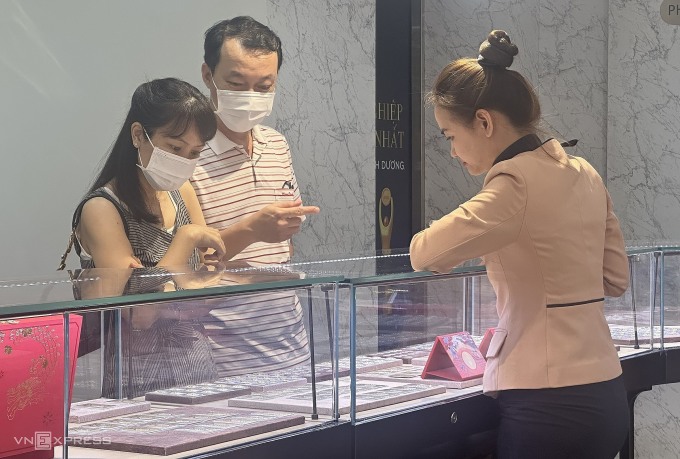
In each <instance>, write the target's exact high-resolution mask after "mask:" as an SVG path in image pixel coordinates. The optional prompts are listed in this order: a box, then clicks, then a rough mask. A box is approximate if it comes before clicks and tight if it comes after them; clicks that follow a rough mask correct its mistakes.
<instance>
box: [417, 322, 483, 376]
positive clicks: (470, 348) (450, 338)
mask: <svg viewBox="0 0 680 459" xmlns="http://www.w3.org/2000/svg"><path fill="white" fill-rule="evenodd" d="M485 367H486V360H485V359H484V356H483V355H482V353H481V352H479V349H477V345H476V344H475V342H474V341H473V340H472V336H470V333H468V332H460V333H452V334H450V335H441V336H437V338H435V341H434V346H432V350H431V351H430V355H429V357H428V358H427V363H426V364H425V367H424V368H423V373H422V374H421V378H423V379H425V378H427V377H428V376H429V377H433V376H434V377H437V378H444V379H450V380H452V381H466V380H468V379H473V378H479V377H481V376H482V375H483V374H484V368H485Z"/></svg>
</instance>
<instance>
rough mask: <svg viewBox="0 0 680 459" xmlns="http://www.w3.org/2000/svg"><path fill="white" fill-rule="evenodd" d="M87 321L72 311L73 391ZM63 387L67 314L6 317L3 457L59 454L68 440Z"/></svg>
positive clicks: (0, 351)
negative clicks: (65, 437)
mask: <svg viewBox="0 0 680 459" xmlns="http://www.w3.org/2000/svg"><path fill="white" fill-rule="evenodd" d="M81 323H82V317H80V316H78V315H70V317H69V374H70V378H69V382H70V387H69V394H71V392H72V389H73V379H74V376H75V370H76V358H77V355H78V343H79V341H80V327H81ZM63 387H64V317H63V316H61V315H57V316H47V317H33V318H29V319H9V320H0V432H1V434H0V458H8V457H11V458H12V459H45V458H52V457H54V446H55V445H61V444H62V443H63V441H62V440H63V439H62V437H63V435H64V433H63V431H64V390H63ZM69 403H70V395H69Z"/></svg>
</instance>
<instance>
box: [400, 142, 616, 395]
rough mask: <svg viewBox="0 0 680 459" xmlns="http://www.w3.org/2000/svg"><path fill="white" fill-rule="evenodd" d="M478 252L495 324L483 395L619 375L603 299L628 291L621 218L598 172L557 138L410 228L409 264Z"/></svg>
mask: <svg viewBox="0 0 680 459" xmlns="http://www.w3.org/2000/svg"><path fill="white" fill-rule="evenodd" d="M480 256H481V257H483V260H484V262H485V265H486V269H487V273H488V277H489V280H490V281H491V284H492V285H493V288H494V290H495V292H496V296H497V304H496V308H497V311H498V316H499V323H498V329H497V331H496V334H495V335H494V337H493V339H492V341H491V344H490V346H489V350H488V354H487V357H488V360H487V365H486V371H485V373H484V392H494V391H498V390H505V389H520V388H521V389H534V388H548V387H563V386H571V385H578V384H588V383H594V382H600V381H607V380H610V379H613V378H615V377H617V376H618V375H620V374H621V365H620V363H619V358H618V355H617V353H616V350H615V348H614V345H613V343H612V340H611V335H610V332H609V327H608V325H607V322H606V321H605V317H604V314H603V297H604V296H605V295H607V296H620V295H622V294H623V293H624V291H625V290H626V289H627V288H628V275H629V272H628V260H627V257H626V252H625V247H624V242H623V236H622V234H621V228H620V226H619V221H618V219H617V218H616V216H615V215H614V212H613V210H612V203H611V198H610V197H609V193H608V192H607V190H606V188H605V186H604V184H603V183H602V179H601V177H600V176H599V174H598V173H597V171H595V169H593V167H592V166H591V165H590V164H589V163H588V162H587V161H586V160H584V159H582V158H577V157H573V156H568V155H567V154H566V153H565V151H564V149H563V148H562V147H561V146H560V144H559V142H557V141H556V140H550V141H548V142H546V143H544V144H543V145H542V146H540V147H539V148H538V149H536V150H534V151H529V152H525V153H520V154H518V155H517V156H515V157H513V158H511V159H508V160H505V161H501V162H499V163H497V164H495V165H494V166H493V167H492V168H491V169H490V170H489V172H488V173H487V175H486V178H485V180H484V186H483V188H482V190H481V191H480V192H479V193H478V194H477V195H476V196H475V197H473V198H472V199H470V200H469V201H467V202H465V203H464V204H462V205H461V206H460V207H458V208H457V209H456V210H454V211H453V212H451V213H450V214H448V215H446V216H445V217H443V218H441V219H440V220H437V221H435V222H434V223H433V224H432V225H431V226H430V227H429V228H427V229H425V230H423V231H421V232H420V233H418V234H416V235H415V236H414V237H413V240H412V241H411V263H412V265H413V268H414V269H416V270H430V271H435V272H448V271H450V270H451V269H452V268H453V267H455V266H456V265H458V264H460V263H461V262H463V261H465V260H468V259H471V258H476V257H480Z"/></svg>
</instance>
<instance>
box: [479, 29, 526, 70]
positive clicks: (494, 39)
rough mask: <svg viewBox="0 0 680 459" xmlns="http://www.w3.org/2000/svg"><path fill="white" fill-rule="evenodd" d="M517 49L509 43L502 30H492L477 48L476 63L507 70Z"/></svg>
mask: <svg viewBox="0 0 680 459" xmlns="http://www.w3.org/2000/svg"><path fill="white" fill-rule="evenodd" d="M517 53H519V49H518V48H517V45H514V44H513V43H512V42H511V41H510V37H509V36H508V34H507V33H505V31H504V30H492V31H491V33H490V34H489V36H488V38H487V39H486V41H484V43H482V44H481V45H480V47H479V57H478V58H477V61H478V62H479V63H480V64H481V65H488V66H497V67H503V68H508V67H510V66H511V65H512V61H513V58H514V57H515V56H517Z"/></svg>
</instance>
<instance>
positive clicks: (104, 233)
mask: <svg viewBox="0 0 680 459" xmlns="http://www.w3.org/2000/svg"><path fill="white" fill-rule="evenodd" d="M216 129H217V126H216V121H215V115H214V112H213V109H212V106H211V104H210V102H209V100H208V99H207V98H206V97H205V96H203V95H202V94H201V93H200V92H199V91H198V90H197V89H196V88H194V87H193V86H191V85H190V84H188V83H185V82H184V81H180V80H177V79H174V78H165V79H160V80H153V81H150V82H148V83H144V84H142V85H140V86H139V87H138V88H137V90H136V91H135V93H134V95H133V96H132V103H131V107H130V111H129V112H128V114H127V117H126V119H125V122H124V124H123V127H122V129H121V131H120V133H119V134H118V138H117V139H116V141H115V143H114V145H113V147H112V148H111V151H110V153H109V156H108V158H107V160H106V163H105V164H104V167H103V168H102V170H101V172H100V173H99V175H98V177H97V179H96V180H95V182H94V184H93V185H92V187H91V188H90V191H89V193H88V194H87V195H86V196H85V197H84V198H83V200H82V201H81V202H80V204H79V205H78V207H77V209H76V211H75V213H74V216H73V234H72V241H73V244H74V245H75V248H76V252H77V253H78V255H79V256H80V264H81V266H82V267H83V268H130V267H132V268H156V267H161V268H167V269H157V270H155V271H156V272H155V274H157V275H156V276H147V277H148V279H147V280H145V279H146V277H145V276H135V277H132V278H131V279H130V280H129V281H128V285H127V286H126V287H125V291H126V292H131V293H139V292H142V293H143V292H147V291H150V290H162V289H165V288H166V287H172V283H170V282H169V281H170V280H171V277H170V276H169V275H168V273H167V271H172V270H173V267H178V268H182V269H183V270H184V268H185V267H186V266H187V265H189V266H190V267H193V268H195V267H197V266H198V264H199V263H200V261H201V260H200V259H201V256H202V252H203V250H208V249H212V250H214V253H212V254H211V255H210V256H211V257H212V258H215V259H220V258H221V257H222V256H223V255H224V252H225V249H224V243H223V242H222V238H221V237H220V234H219V233H218V232H217V230H214V229H211V228H208V227H207V226H206V225H205V221H204V219H203V214H202V213H201V209H200V207H199V204H198V200H197V198H196V194H195V193H194V190H193V187H192V186H191V185H190V184H189V182H188V181H187V180H188V179H189V177H191V174H192V173H193V172H194V168H195V166H196V162H197V161H198V157H199V155H200V153H201V150H202V149H203V148H204V146H205V142H206V141H207V140H208V139H210V138H212V137H213V136H214V135H215V131H216ZM67 253H68V251H67ZM64 259H65V257H64V258H63V259H62V265H63V261H64ZM122 274H123V273H122V272H121V276H122ZM179 281H180V279H179V278H178V280H177V282H178V283H179ZM200 313H201V311H200V310H198V309H196V308H189V310H185V311H181V310H180V308H179V306H178V305H171V304H170V305H160V306H154V307H149V306H148V305H147V306H145V307H142V308H131V310H130V312H129V315H125V317H123V319H122V320H123V325H122V327H121V332H122V333H123V335H124V338H123V350H122V352H123V356H124V358H125V359H126V361H129V362H130V364H129V365H124V366H123V370H122V371H123V375H122V376H123V377H122V380H119V379H118V377H117V372H116V371H115V368H114V367H113V363H112V362H114V359H113V358H112V357H113V355H112V354H111V353H112V352H113V351H112V350H113V349H114V348H115V346H113V344H114V341H113V339H114V336H115V333H112V331H113V330H115V329H116V327H117V323H116V321H114V320H113V316H112V315H111V314H108V313H104V335H105V338H104V340H105V342H106V344H107V345H106V346H105V350H106V352H107V353H108V354H107V356H106V358H105V361H104V376H103V387H102V393H103V395H104V396H105V397H115V396H124V395H127V396H132V397H135V396H139V395H142V394H144V393H146V392H149V391H153V390H158V389H164V388H168V387H173V386H177V385H187V384H196V383H200V382H205V381H210V380H213V379H215V378H216V377H217V373H216V370H215V366H214V363H213V360H212V356H211V354H210V345H209V343H208V342H207V338H206V336H205V329H204V327H203V326H202V325H201V324H200V322H199V321H198V320H197V319H196V318H195V317H194V316H195V315H196V314H200ZM86 316H88V317H85V318H84V327H83V332H82V334H83V335H84V341H88V340H87V337H88V336H96V337H99V329H98V326H99V323H100V321H99V317H98V316H95V315H93V314H89V315H86ZM91 318H94V319H96V320H91ZM88 324H89V325H88ZM93 324H94V325H93ZM130 330H133V331H136V332H138V333H134V334H133V335H132V336H133V337H134V339H131V337H130V335H128V333H130ZM89 350H93V349H89ZM109 357H110V358H109ZM128 372H132V374H133V375H135V376H134V377H129V376H130V375H129V374H128ZM129 381H133V386H132V387H129V386H128V382H129ZM119 383H120V384H121V387H122V390H123V393H122V394H120V393H118V390H117V388H118V387H119Z"/></svg>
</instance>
